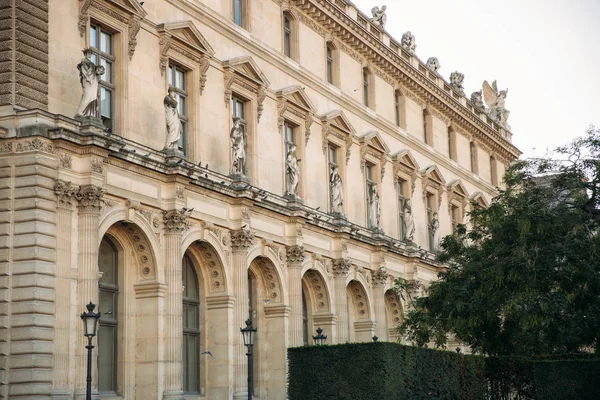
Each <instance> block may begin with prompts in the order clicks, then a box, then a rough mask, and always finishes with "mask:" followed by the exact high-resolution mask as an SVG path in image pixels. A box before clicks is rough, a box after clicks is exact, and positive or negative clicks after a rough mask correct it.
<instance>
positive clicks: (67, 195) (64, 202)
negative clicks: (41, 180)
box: [54, 179, 79, 210]
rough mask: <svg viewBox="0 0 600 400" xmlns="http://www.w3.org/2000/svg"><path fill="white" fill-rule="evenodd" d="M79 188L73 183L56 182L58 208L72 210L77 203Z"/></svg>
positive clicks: (59, 180)
mask: <svg viewBox="0 0 600 400" xmlns="http://www.w3.org/2000/svg"><path fill="white" fill-rule="evenodd" d="M78 190H79V187H78V186H76V185H73V184H72V183H71V182H67V181H63V180H62V179H56V180H55V182H54V193H56V197H57V201H58V206H59V207H61V208H64V209H68V210H71V209H72V208H73V204H75V202H76V201H77V192H78Z"/></svg>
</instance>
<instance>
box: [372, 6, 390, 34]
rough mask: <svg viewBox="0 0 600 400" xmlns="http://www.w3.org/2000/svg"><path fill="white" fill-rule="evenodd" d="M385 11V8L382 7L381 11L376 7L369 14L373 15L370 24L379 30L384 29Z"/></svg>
mask: <svg viewBox="0 0 600 400" xmlns="http://www.w3.org/2000/svg"><path fill="white" fill-rule="evenodd" d="M386 9H387V7H386V6H382V7H381V10H380V9H379V7H377V6H375V7H373V8H372V9H371V14H372V15H373V18H371V22H372V23H374V24H375V25H377V26H378V27H379V28H381V29H385V23H386V22H387V15H386V14H385V10H386Z"/></svg>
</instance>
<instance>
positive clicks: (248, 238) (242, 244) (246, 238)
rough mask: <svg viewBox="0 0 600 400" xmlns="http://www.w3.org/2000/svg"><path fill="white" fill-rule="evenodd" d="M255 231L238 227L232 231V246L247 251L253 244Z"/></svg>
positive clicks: (234, 249) (236, 249)
mask: <svg viewBox="0 0 600 400" xmlns="http://www.w3.org/2000/svg"><path fill="white" fill-rule="evenodd" d="M253 240H254V233H252V232H250V231H249V230H247V229H238V230H237V231H231V248H232V249H233V251H245V250H248V249H249V248H250V246H252V241H253Z"/></svg>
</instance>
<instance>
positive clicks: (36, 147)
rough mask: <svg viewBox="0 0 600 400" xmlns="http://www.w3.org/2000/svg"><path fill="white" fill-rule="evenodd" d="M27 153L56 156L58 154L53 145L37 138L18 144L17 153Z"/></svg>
mask: <svg viewBox="0 0 600 400" xmlns="http://www.w3.org/2000/svg"><path fill="white" fill-rule="evenodd" d="M26 151H43V152H45V153H50V154H54V153H56V148H55V147H54V146H53V145H52V143H48V142H45V141H42V140H40V139H37V138H36V139H33V140H26V141H23V142H17V153H22V152H26Z"/></svg>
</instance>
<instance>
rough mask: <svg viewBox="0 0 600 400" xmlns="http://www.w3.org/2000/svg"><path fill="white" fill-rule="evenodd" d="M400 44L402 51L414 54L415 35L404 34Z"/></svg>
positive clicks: (415, 45) (415, 46)
mask: <svg viewBox="0 0 600 400" xmlns="http://www.w3.org/2000/svg"><path fill="white" fill-rule="evenodd" d="M401 44H402V47H403V48H404V50H406V51H408V52H409V53H414V52H415V49H416V48H417V41H416V39H415V35H413V34H412V33H411V32H410V31H408V32H405V33H404V35H402V42H401Z"/></svg>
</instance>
